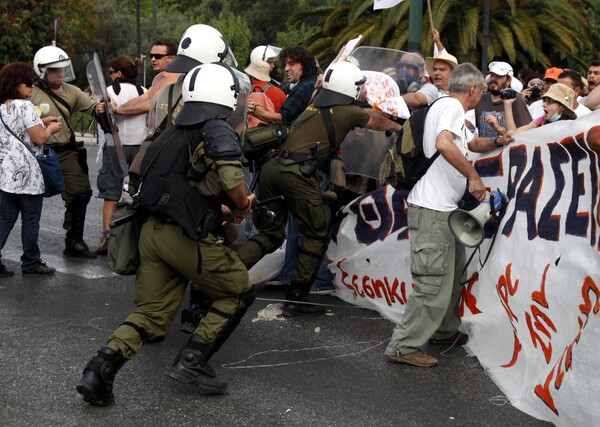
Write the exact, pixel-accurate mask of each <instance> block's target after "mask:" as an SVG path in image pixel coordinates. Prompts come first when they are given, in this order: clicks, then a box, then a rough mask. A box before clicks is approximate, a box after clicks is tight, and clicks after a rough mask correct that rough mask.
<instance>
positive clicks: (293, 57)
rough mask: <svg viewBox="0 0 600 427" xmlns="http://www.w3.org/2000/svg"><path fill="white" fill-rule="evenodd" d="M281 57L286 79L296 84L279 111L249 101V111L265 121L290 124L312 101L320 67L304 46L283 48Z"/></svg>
mask: <svg viewBox="0 0 600 427" xmlns="http://www.w3.org/2000/svg"><path fill="white" fill-rule="evenodd" d="M279 58H280V59H281V62H282V63H283V64H285V75H286V79H287V80H288V81H289V82H290V83H295V86H294V87H293V88H292V90H291V91H290V93H289V95H288V97H287V99H286V100H285V102H284V103H283V105H282V107H281V109H280V110H279V112H272V111H266V110H265V109H264V108H262V107H260V106H257V105H256V104H255V103H253V102H248V113H249V114H252V115H253V116H255V117H257V118H258V119H260V120H263V121H265V122H281V123H283V124H284V125H285V126H290V125H291V124H292V123H293V122H294V120H296V118H297V117H298V116H299V115H300V113H302V111H304V109H305V108H306V107H307V106H308V104H309V102H310V98H311V96H312V93H313V89H314V88H315V84H316V80H317V74H318V69H317V63H316V60H315V57H314V55H313V54H312V53H311V52H310V51H309V50H308V49H306V48H305V47H302V46H294V47H290V48H286V49H283V50H282V51H281V53H280V54H279Z"/></svg>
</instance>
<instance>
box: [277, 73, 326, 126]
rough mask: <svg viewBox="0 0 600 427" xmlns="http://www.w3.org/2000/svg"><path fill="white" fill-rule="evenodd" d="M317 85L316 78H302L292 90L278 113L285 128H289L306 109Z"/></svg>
mask: <svg viewBox="0 0 600 427" xmlns="http://www.w3.org/2000/svg"><path fill="white" fill-rule="evenodd" d="M316 83H317V77H316V76H310V77H302V78H300V81H299V82H298V83H297V84H296V86H294V87H293V88H292V91H291V92H290V94H289V95H288V97H287V99H286V100H285V102H284V103H283V105H282V106H281V110H279V113H280V114H281V121H282V123H283V124H284V125H285V126H290V125H291V124H292V123H293V122H294V120H296V118H297V117H298V116H299V115H300V114H301V113H302V112H303V111H304V110H305V109H306V107H308V104H309V103H310V98H311V97H312V93H313V91H314V89H315V84H316Z"/></svg>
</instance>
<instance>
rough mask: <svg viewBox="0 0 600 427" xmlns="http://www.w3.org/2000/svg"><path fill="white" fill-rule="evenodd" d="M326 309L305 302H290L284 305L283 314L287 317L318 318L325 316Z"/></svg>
mask: <svg viewBox="0 0 600 427" xmlns="http://www.w3.org/2000/svg"><path fill="white" fill-rule="evenodd" d="M324 312H325V307H321V306H319V305H314V304H310V303H308V302H305V301H288V302H286V303H285V304H284V305H283V309H282V314H283V316H285V317H296V316H316V315H319V314H323V313H324Z"/></svg>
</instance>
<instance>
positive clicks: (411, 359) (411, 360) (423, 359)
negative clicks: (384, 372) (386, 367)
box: [385, 350, 438, 368]
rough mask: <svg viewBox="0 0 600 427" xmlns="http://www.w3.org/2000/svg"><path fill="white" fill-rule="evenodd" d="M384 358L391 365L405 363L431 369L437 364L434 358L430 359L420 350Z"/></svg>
mask: <svg viewBox="0 0 600 427" xmlns="http://www.w3.org/2000/svg"><path fill="white" fill-rule="evenodd" d="M385 357H387V359H388V360H389V361H390V362H392V363H406V364H407V365H413V366H419V367H421V368H431V367H433V366H436V365H437V364H438V361H437V359H436V358H435V357H431V356H429V355H428V354H426V353H424V352H422V351H421V350H416V351H413V352H412V353H407V354H399V353H397V354H394V355H389V354H386V355H385Z"/></svg>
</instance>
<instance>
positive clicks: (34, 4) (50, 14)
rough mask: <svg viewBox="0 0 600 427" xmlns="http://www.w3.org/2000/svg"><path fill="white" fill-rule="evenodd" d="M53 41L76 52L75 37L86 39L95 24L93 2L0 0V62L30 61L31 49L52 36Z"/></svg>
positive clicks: (38, 46) (39, 45)
mask: <svg viewBox="0 0 600 427" xmlns="http://www.w3.org/2000/svg"><path fill="white" fill-rule="evenodd" d="M55 19H56V20H57V23H58V25H57V28H58V31H57V37H56V45H57V46H58V47H60V48H63V49H64V50H66V51H67V53H68V54H69V55H71V56H76V52H75V50H74V45H75V40H80V41H85V40H89V39H90V37H91V36H92V34H93V33H94V31H95V28H96V26H97V19H96V11H95V8H94V2H92V1H89V0H55V1H52V2H45V1H37V0H22V1H16V0H13V1H10V0H2V1H0V32H1V34H2V43H0V63H1V64H6V63H9V62H12V61H32V60H33V55H34V54H35V52H36V51H37V50H38V49H39V48H41V47H43V46H48V45H50V44H51V43H52V40H53V39H54V20H55Z"/></svg>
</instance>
